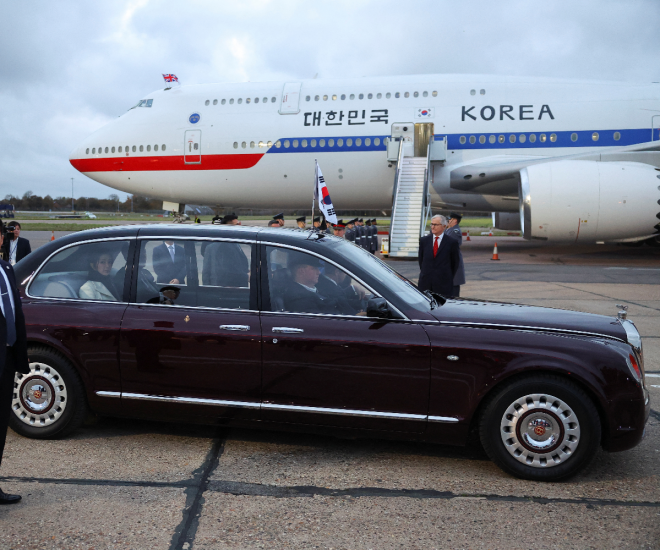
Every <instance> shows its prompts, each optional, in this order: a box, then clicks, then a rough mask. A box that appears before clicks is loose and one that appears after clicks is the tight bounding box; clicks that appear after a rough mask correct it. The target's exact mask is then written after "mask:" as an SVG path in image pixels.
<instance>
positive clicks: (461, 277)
mask: <svg viewBox="0 0 660 550" xmlns="http://www.w3.org/2000/svg"><path fill="white" fill-rule="evenodd" d="M445 235H447V236H449V237H451V238H453V239H456V241H457V242H458V247H459V248H458V256H459V258H460V262H459V265H458V271H456V275H454V286H461V285H464V284H465V266H464V265H463V253H462V252H461V248H460V247H461V245H462V244H463V231H462V230H461V227H460V225H455V226H454V227H449V228H447V229H446V230H445Z"/></svg>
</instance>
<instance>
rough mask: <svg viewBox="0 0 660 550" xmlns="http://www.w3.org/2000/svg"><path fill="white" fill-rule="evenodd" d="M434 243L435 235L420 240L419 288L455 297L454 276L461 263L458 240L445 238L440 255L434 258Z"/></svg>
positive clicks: (440, 248) (430, 234) (439, 249)
mask: <svg viewBox="0 0 660 550" xmlns="http://www.w3.org/2000/svg"><path fill="white" fill-rule="evenodd" d="M433 241H434V235H433V233H429V234H428V235H426V236H424V237H422V238H421V239H420V240H419V254H418V260H419V268H420V274H419V283H417V287H418V288H419V289H420V290H422V291H424V290H432V291H433V292H437V293H438V294H442V295H443V296H446V297H447V298H450V297H451V296H453V295H454V276H455V275H456V271H458V265H459V263H460V257H459V250H458V243H457V242H456V239H452V238H449V237H447V236H443V237H442V241H441V242H440V246H439V247H438V253H437V255H436V256H435V257H433Z"/></svg>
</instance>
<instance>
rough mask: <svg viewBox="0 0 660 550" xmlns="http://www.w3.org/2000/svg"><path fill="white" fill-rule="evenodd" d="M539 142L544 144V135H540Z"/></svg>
mask: <svg viewBox="0 0 660 550" xmlns="http://www.w3.org/2000/svg"><path fill="white" fill-rule="evenodd" d="M539 141H540V142H541V143H545V134H541V135H540V136H539Z"/></svg>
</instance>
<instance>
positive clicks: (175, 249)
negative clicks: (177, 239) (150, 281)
mask: <svg viewBox="0 0 660 550" xmlns="http://www.w3.org/2000/svg"><path fill="white" fill-rule="evenodd" d="M153 266H154V271H155V272H156V280H157V281H158V282H159V283H167V284H170V285H179V284H183V281H184V279H185V278H186V258H185V252H184V250H183V247H182V246H179V245H176V246H175V244H174V241H165V242H164V243H163V244H161V245H159V246H157V247H156V248H154V251H153Z"/></svg>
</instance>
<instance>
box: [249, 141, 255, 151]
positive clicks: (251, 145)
mask: <svg viewBox="0 0 660 550" xmlns="http://www.w3.org/2000/svg"><path fill="white" fill-rule="evenodd" d="M250 149H254V141H251V142H250Z"/></svg>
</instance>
